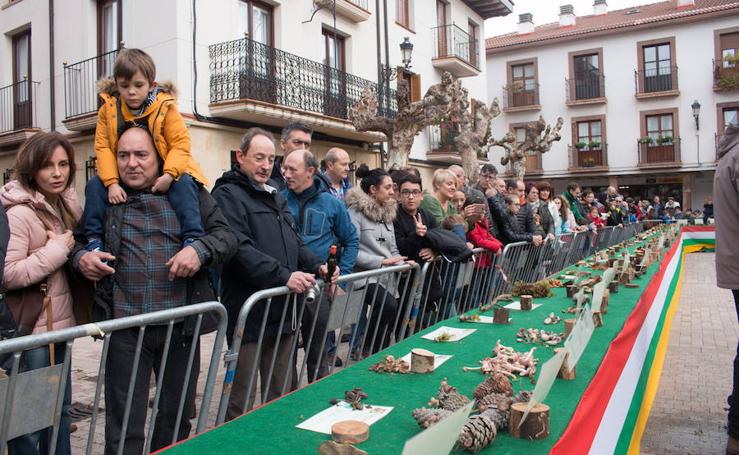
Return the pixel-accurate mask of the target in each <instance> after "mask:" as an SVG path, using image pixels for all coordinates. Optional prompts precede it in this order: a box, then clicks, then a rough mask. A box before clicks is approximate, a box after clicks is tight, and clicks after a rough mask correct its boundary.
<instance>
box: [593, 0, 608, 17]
mask: <svg viewBox="0 0 739 455" xmlns="http://www.w3.org/2000/svg"><path fill="white" fill-rule="evenodd" d="M607 13H608V3H606V0H595V3H593V14H595V15H596V16H599V15H601V14H607Z"/></svg>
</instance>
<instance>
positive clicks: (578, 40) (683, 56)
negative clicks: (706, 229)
mask: <svg viewBox="0 0 739 455" xmlns="http://www.w3.org/2000/svg"><path fill="white" fill-rule="evenodd" d="M738 24H739V2H737V1H731V0H694V1H692V0H670V1H663V2H659V3H652V4H648V5H641V6H637V7H631V8H626V9H621V10H611V11H609V10H608V5H607V3H606V1H605V0H595V2H594V4H593V11H592V13H591V14H588V15H581V16H578V15H576V14H575V11H574V9H573V7H572V6H571V5H564V6H561V7H560V15H559V22H556V23H551V24H545V25H540V26H535V25H534V23H533V17H532V15H531V14H521V15H519V24H518V31H517V32H514V33H510V34H506V35H500V36H495V37H492V38H488V39H487V40H486V50H487V71H488V95H489V96H490V99H492V98H494V97H498V98H499V99H500V100H501V106H502V108H503V114H502V115H501V116H500V117H498V118H497V119H496V120H494V121H493V123H492V126H491V128H492V133H493V135H494V136H496V137H500V136H502V135H504V134H505V133H507V132H508V131H511V132H514V133H515V134H516V135H517V136H518V137H519V138H521V139H523V132H524V126H525V125H526V124H527V123H528V122H531V121H534V120H536V119H538V117H539V116H540V115H542V116H543V117H544V118H545V119H546V121H547V122H548V123H552V124H553V123H555V121H556V119H557V117H562V118H563V119H564V120H565V123H564V127H563V128H562V140H561V141H559V142H557V143H555V144H554V146H553V147H552V149H551V151H549V152H548V153H546V154H544V155H532V156H529V157H527V178H528V179H531V180H549V181H551V182H552V183H553V184H554V185H555V188H556V189H557V190H558V191H561V190H564V188H565V187H566V185H567V182H568V181H570V180H577V181H579V182H581V183H582V184H583V186H590V187H593V188H594V189H597V188H600V187H603V186H607V185H609V184H610V185H617V186H618V187H620V189H621V192H622V193H625V194H629V195H632V196H639V197H642V198H646V197H652V196H654V195H655V194H660V195H662V196H674V197H676V198H677V199H678V200H680V201H681V202H682V205H683V207H686V208H687V207H695V208H700V207H702V205H703V200H704V198H705V197H706V196H708V195H710V193H711V191H712V184H713V171H714V169H715V163H716V145H717V143H718V140H719V139H720V137H721V134H722V133H723V131H724V128H725V125H726V124H728V123H736V122H737V118H738V113H739V66H738V65H737V55H739V54H738V53H737V49H739V27H738V26H737V25H738ZM501 155H502V149H492V150H491V154H490V157H491V159H492V160H493V162H496V163H497V162H499V159H500V156H501Z"/></svg>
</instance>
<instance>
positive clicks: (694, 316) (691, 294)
mask: <svg viewBox="0 0 739 455" xmlns="http://www.w3.org/2000/svg"><path fill="white" fill-rule="evenodd" d="M685 260H686V262H685V270H684V272H683V282H682V283H683V284H682V291H681V294H680V301H679V303H678V307H677V311H676V312H675V316H674V319H673V321H672V329H671V330H670V343H669V345H668V349H667V355H666V356H665V364H664V368H663V370H662V377H661V378H660V383H659V389H658V391H657V396H656V398H655V401H654V406H653V407H652V411H651V414H650V415H649V420H648V422H647V428H646V431H645V434H644V437H643V439H642V443H641V452H642V454H654V455H661V454H721V453H724V451H725V448H726V437H727V436H726V413H727V411H726V397H727V396H728V395H729V393H730V392H731V381H732V365H733V360H734V353H735V351H736V343H737V337H739V324H737V317H736V311H735V309H734V301H733V298H732V296H731V291H727V290H724V289H719V288H717V287H716V268H715V265H714V260H715V255H714V254H713V253H699V254H689V255H687V256H686V259H685Z"/></svg>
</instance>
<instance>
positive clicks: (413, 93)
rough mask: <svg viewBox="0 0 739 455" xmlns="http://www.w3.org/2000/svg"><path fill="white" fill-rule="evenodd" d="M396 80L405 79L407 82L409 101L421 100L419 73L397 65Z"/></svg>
mask: <svg viewBox="0 0 739 455" xmlns="http://www.w3.org/2000/svg"><path fill="white" fill-rule="evenodd" d="M398 80H405V81H407V82H408V90H409V94H410V100H411V103H412V102H414V101H420V100H421V75H420V74H416V73H413V72H410V71H406V70H404V69H403V68H402V67H398Z"/></svg>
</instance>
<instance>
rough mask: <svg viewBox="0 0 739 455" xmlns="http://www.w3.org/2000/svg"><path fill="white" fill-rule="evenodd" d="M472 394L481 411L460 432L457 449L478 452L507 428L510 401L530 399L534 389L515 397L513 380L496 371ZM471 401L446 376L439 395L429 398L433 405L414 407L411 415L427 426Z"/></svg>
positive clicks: (421, 424)
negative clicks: (450, 383)
mask: <svg viewBox="0 0 739 455" xmlns="http://www.w3.org/2000/svg"><path fill="white" fill-rule="evenodd" d="M473 397H474V398H475V400H477V411H478V412H479V413H478V414H475V415H473V416H470V417H469V418H468V419H467V422H465V424H464V427H463V428H462V431H461V432H460V433H459V438H458V440H457V448H458V449H462V450H467V451H469V452H472V453H477V452H479V451H481V450H482V449H484V448H485V447H487V446H489V445H490V444H492V442H493V441H494V440H495V437H496V436H497V434H498V431H501V430H505V429H506V428H507V427H508V420H509V418H510V408H511V404H512V403H515V402H521V401H528V400H529V398H530V397H531V392H528V391H524V392H520V393H519V394H517V395H516V396H513V387H512V386H511V381H510V379H508V377H507V376H505V375H504V374H500V373H497V374H494V375H492V376H489V377H488V378H487V379H485V380H484V381H483V382H481V383H480V384H479V385H478V386H477V387H476V388H475V391H474V392H473ZM469 402H470V399H469V398H467V397H466V396H464V395H462V394H460V393H459V391H458V390H457V388H456V387H453V386H451V385H449V383H448V382H447V380H446V378H444V380H443V381H441V384H440V385H439V390H438V392H437V393H436V396H435V397H433V398H431V400H430V401H429V406H430V408H419V409H415V410H413V413H412V415H413V418H414V419H415V420H416V422H418V425H419V426H420V427H421V428H428V427H430V426H432V425H434V424H435V423H437V422H439V421H440V420H442V419H445V418H446V417H448V416H449V415H451V414H452V413H453V412H454V411H456V410H458V409H460V408H461V407H463V406H464V405H466V404H467V403H469Z"/></svg>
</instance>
